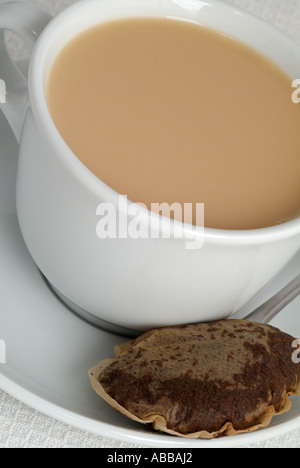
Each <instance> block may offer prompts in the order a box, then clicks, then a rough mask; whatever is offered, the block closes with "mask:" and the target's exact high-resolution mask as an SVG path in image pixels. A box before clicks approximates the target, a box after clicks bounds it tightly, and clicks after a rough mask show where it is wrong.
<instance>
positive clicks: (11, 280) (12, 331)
mask: <svg viewBox="0 0 300 468" xmlns="http://www.w3.org/2000/svg"><path fill="white" fill-rule="evenodd" d="M17 150H18V148H17V143H16V141H15V140H14V138H13V136H12V134H11V132H10V130H9V127H8V125H7V123H6V121H5V119H4V117H3V116H2V114H1V113H0V339H1V340H4V341H5V343H6V351H7V363H6V364H0V387H1V388H2V389H3V390H4V391H6V392H8V393H10V394H11V395H13V396H14V397H15V398H17V399H19V400H20V401H22V402H24V403H26V404H28V405H29V406H31V407H33V408H35V409H37V410H39V411H41V412H43V413H45V414H47V415H49V416H52V417H54V418H56V419H58V420H61V421H63V422H65V423H68V424H71V425H73V426H76V427H79V428H81V429H84V430H87V431H90V432H93V433H96V434H99V435H102V436H105V437H109V438H112V439H115V440H119V441H126V442H128V443H130V444H134V445H142V446H145V447H146V446H147V447H155V448H158V447H173V448H174V447H177V448H184V447H189V448H191V447H212V448H213V447H234V446H241V445H244V444H251V443H255V442H258V441H262V440H265V439H270V438H272V437H275V436H278V435H280V434H284V433H286V432H289V431H292V430H293V429H296V428H298V427H300V398H298V400H297V399H296V398H294V400H293V409H292V411H291V412H290V413H287V414H285V415H282V416H278V417H277V418H275V419H274V420H273V422H272V424H271V426H270V427H269V428H267V429H264V430H260V431H257V432H253V433H251V434H243V435H238V436H233V437H228V438H224V439H218V440H212V441H202V440H196V441H194V440H187V439H181V438H177V437H172V436H167V435H164V434H160V433H158V432H154V431H152V430H151V429H149V428H147V427H144V426H142V425H138V424H137V423H134V422H131V421H129V420H127V419H126V418H125V417H123V416H121V415H119V414H118V413H116V412H115V411H114V410H112V409H111V408H110V407H109V406H107V405H106V404H105V403H104V402H103V401H102V400H101V399H99V398H98V397H97V395H96V394H95V393H94V392H93V390H92V389H91V387H90V383H89V379H88V373H87V371H88V369H89V368H90V367H92V366H93V365H94V364H96V363H97V362H98V361H100V360H102V359H104V358H107V357H111V356H112V355H113V348H114V346H115V345H116V344H117V343H120V342H122V341H125V339H124V337H120V336H117V335H114V334H112V333H108V332H106V331H102V330H99V329H97V328H95V327H94V326H92V325H90V324H88V323H86V322H85V321H83V320H82V319H80V318H78V317H77V316H76V315H74V314H73V313H72V312H70V311H69V310H68V309H67V308H66V307H65V306H64V305H63V304H62V303H61V302H60V301H59V300H58V299H57V297H56V296H54V294H53V293H52V291H50V289H49V288H48V286H47V284H46V282H45V281H44V279H43V278H42V276H41V275H40V273H39V271H38V270H37V268H36V266H35V265H34V263H33V261H32V259H31V257H30V255H29V253H28V251H27V249H26V247H25V245H24V242H23V239H22V237H21V234H20V231H19V227H18V222H17V217H16V210H15V196H14V193H15V177H16V167H17ZM299 270H300V255H298V256H297V257H296V258H295V259H294V260H293V262H292V263H291V264H290V265H289V267H288V268H287V269H286V270H285V271H284V272H282V274H281V275H280V276H279V277H278V278H277V280H276V281H275V282H274V283H273V284H272V286H271V287H269V288H268V289H267V290H266V291H265V292H264V294H263V295H262V296H261V297H260V298H258V299H257V300H256V301H255V304H259V303H261V302H262V301H263V300H264V299H265V298H267V297H268V296H270V295H271V294H272V292H274V291H275V290H276V289H278V288H279V287H280V286H282V285H283V284H284V283H287V281H289V279H291V278H292V277H293V276H294V275H295V274H296V272H299ZM117 293H118V292H117V291H116V294H117ZM298 299H299V300H298ZM298 299H297V300H296V301H294V303H293V304H291V305H290V306H289V307H287V308H286V310H285V311H283V312H282V313H281V315H280V316H278V317H277V318H276V320H274V322H273V324H274V325H275V326H278V327H280V328H281V329H282V330H284V331H286V332H288V333H291V334H293V335H294V336H296V337H300V314H299V309H300V298H298ZM249 311H250V307H248V308H247V309H245V310H244V311H243V314H240V315H239V316H243V315H245V314H246V313H248V312H249ZM291 354H292V350H291Z"/></svg>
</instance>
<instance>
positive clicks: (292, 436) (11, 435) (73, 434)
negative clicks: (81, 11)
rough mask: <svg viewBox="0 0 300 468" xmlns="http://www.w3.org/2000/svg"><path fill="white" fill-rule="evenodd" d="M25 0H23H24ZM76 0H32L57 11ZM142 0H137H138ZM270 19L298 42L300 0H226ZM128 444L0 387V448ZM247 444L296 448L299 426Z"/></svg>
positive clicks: (19, 47)
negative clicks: (48, 413)
mask: <svg viewBox="0 0 300 468" xmlns="http://www.w3.org/2000/svg"><path fill="white" fill-rule="evenodd" d="M2 1H4V0H0V2H2ZM24 1H26V0H24ZM75 1H76V0H32V3H36V4H38V5H40V6H43V7H44V8H45V9H46V10H47V11H49V12H50V13H52V14H57V13H58V12H60V11H61V10H63V9H64V8H66V7H67V6H68V5H70V4H72V3H75ZM124 1H126V0H124ZM142 1H143V0H141V2H142ZM228 3H233V4H235V5H237V6H239V7H242V8H245V9H247V10H249V11H251V12H252V13H255V14H257V15H259V16H261V17H263V18H264V19H266V20H268V21H270V22H272V23H274V24H275V25H276V26H277V27H279V28H280V29H282V30H283V31H284V32H286V33H287V34H289V35H291V36H292V37H294V38H295V39H296V40H298V41H299V42H300V0H230V1H229V0H228ZM9 47H10V50H11V51H12V53H13V54H14V56H15V57H16V58H19V57H21V56H22V54H24V49H23V44H22V42H20V41H18V40H17V39H16V38H15V37H11V38H10V39H9ZM29 447H34V448H51V447H52V448H94V447H99V448H101V447H102V448H104V447H106V448H121V447H122V448H125V447H126V448H131V447H138V446H137V445H136V446H135V445H130V444H126V443H123V442H120V441H117V440H109V439H105V438H103V437H99V436H97V435H94V434H91V433H89V432H85V431H83V430H80V429H77V428H76V427H72V426H69V425H67V424H64V423H61V422H59V421H57V420H55V419H52V418H50V417H48V416H45V415H44V414H41V413H39V412H38V411H36V410H34V409H32V408H30V407H28V406H26V405H24V404H23V403H21V402H19V401H17V400H16V399H14V398H13V397H11V396H10V395H8V394H7V393H5V392H3V391H2V390H1V389H0V448H29ZM243 447H245V448H246V447H251V448H299V447H300V428H299V429H297V430H294V431H293V432H291V433H288V434H286V435H284V436H282V437H276V438H273V439H271V440H267V441H264V442H261V443H256V444H252V445H250V446H243Z"/></svg>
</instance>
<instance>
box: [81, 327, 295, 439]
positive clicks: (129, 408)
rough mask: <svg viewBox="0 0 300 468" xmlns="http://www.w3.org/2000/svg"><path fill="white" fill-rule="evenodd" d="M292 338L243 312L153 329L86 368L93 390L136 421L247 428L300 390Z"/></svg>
mask: <svg viewBox="0 0 300 468" xmlns="http://www.w3.org/2000/svg"><path fill="white" fill-rule="evenodd" d="M294 340H295V338H293V337H292V336H290V335H287V334H285V333H283V332H281V331H280V330H278V329H277V328H274V327H272V326H269V325H262V324H258V323H253V322H248V321H245V320H222V321H218V322H213V323H206V324H197V325H187V326H178V327H167V328H161V329H156V330H151V331H149V332H146V333H145V334H143V335H141V336H140V337H139V338H137V339H135V340H132V341H130V342H128V343H125V344H124V345H122V346H117V347H116V348H115V355H116V357H115V358H114V359H107V360H105V361H103V362H101V363H100V364H98V365H97V366H95V367H94V368H93V369H91V370H90V371H89V375H90V380H91V383H92V386H93V388H94V390H95V391H96V392H97V393H98V394H99V395H100V396H101V397H102V398H103V399H104V400H105V401H106V402H107V403H108V404H109V405H111V406H112V407H113V408H115V409H116V410H117V411H119V412H120V413H122V414H124V415H125V416H127V417H128V418H130V419H133V420H134V421H138V422H140V423H149V424H152V426H153V427H154V429H157V430H160V431H163V432H167V433H169V434H174V435H177V436H182V437H190V438H195V439H196V438H203V439H211V438H215V437H219V436H222V435H223V436H225V435H232V434H238V433H242V432H250V431H254V430H256V429H258V428H259V427H266V426H268V425H269V423H270V421H271V419H272V418H273V416H274V415H275V414H281V413H283V412H286V411H289V410H290V408H291V401H290V399H289V395H299V394H300V364H296V363H294V362H293V360H292V355H293V352H295V349H294V348H293V347H292V344H293V342H294Z"/></svg>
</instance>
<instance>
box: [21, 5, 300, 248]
mask: <svg viewBox="0 0 300 468" xmlns="http://www.w3.org/2000/svg"><path fill="white" fill-rule="evenodd" d="M118 1H119V0H109V3H110V8H112V6H111V4H112V3H113V2H118ZM130 2H131V4H134V5H137V4H138V3H140V0H130ZM155 2H156V3H163V4H165V5H166V6H167V5H170V6H171V5H174V4H176V5H179V6H180V7H183V8H184V6H185V5H186V6H189V5H190V7H192V6H193V5H194V6H198V7H199V8H200V7H201V8H202V7H206V6H209V7H214V8H217V9H222V10H223V12H226V13H229V14H231V15H233V17H234V15H235V16H242V17H243V18H244V19H246V21H248V22H249V23H251V24H252V26H257V27H260V28H265V29H267V30H268V31H269V32H270V34H273V36H274V35H276V36H277V37H278V40H281V41H282V42H285V43H286V44H288V45H289V46H290V47H294V49H296V48H297V49H298V53H299V57H300V44H298V43H297V42H296V41H295V40H294V39H292V38H291V37H289V36H287V35H286V34H285V33H283V32H282V31H281V30H280V29H278V28H277V27H276V26H274V25H273V24H271V23H269V22H267V21H265V20H264V19H262V18H260V17H258V16H256V15H254V14H252V13H250V12H248V11H246V10H243V9H241V8H239V7H236V6H234V5H231V4H228V3H225V2H224V1H222V0H163V2H159V0H146V3H147V5H150V6H151V5H152V4H154V3H155ZM105 3H108V2H106V1H105V0H101V2H99V0H80V1H78V2H77V3H75V4H73V5H71V6H69V7H67V8H66V9H65V10H63V11H62V12H61V13H59V14H58V15H57V16H56V17H54V18H53V19H52V20H51V21H50V23H49V24H48V25H47V26H46V28H45V29H44V31H43V32H42V33H41V36H40V37H39V39H38V40H37V43H36V46H35V48H34V50H33V53H32V56H31V59H30V65H29V74H28V91H29V101H30V107H31V111H32V114H33V116H34V119H35V123H36V125H37V126H38V129H39V131H40V132H41V133H42V135H43V136H44V138H46V141H47V142H48V143H49V145H50V146H51V147H52V148H53V149H54V151H55V154H56V155H57V156H58V155H59V157H60V158H63V160H64V163H65V164H66V165H68V167H69V169H70V171H71V172H72V174H73V176H75V177H76V178H77V179H78V180H80V181H81V183H83V184H84V185H86V187H87V188H88V189H89V190H90V191H92V192H93V193H94V194H95V195H96V196H99V199H101V198H103V196H106V197H107V199H108V200H110V201H111V202H112V203H113V204H115V205H117V201H118V199H119V197H120V194H119V193H118V192H116V191H115V190H114V189H112V188H111V187H109V186H108V185H107V184H106V183H105V182H103V181H102V180H101V179H99V178H98V177H97V176H96V175H95V174H93V173H92V172H91V171H90V170H89V169H88V168H87V167H86V166H85V165H84V164H83V163H82V162H81V161H80V159H79V158H78V157H77V156H76V154H75V153H74V152H73V151H72V150H71V149H70V148H69V146H68V145H67V144H66V142H65V141H64V139H63V137H62V136H61V135H60V133H59V131H58V130H57V128H56V126H55V124H54V122H53V120H52V117H51V115H50V112H49V110H48V107H47V103H46V97H45V92H44V86H43V72H44V65H45V57H46V55H47V47H49V45H50V44H51V37H53V34H55V29H56V28H59V27H61V25H62V23H64V22H65V21H66V20H67V19H68V18H70V17H71V16H73V15H77V14H78V13H79V12H80V13H81V14H82V10H83V9H86V8H89V7H90V6H91V5H95V7H96V5H98V6H99V5H100V4H102V5H104V4H105ZM144 3H145V0H144ZM128 16H132V15H128ZM153 16H158V15H153ZM162 16H166V15H162ZM182 19H184V18H182ZM195 22H198V23H199V22H200V21H199V19H198V18H196V19H195ZM98 23H99V21H97V22H95V23H94V24H98ZM84 29H85V28H83V30H84ZM75 35H76V34H74V36H75ZM74 36H73V37H74ZM253 48H254V49H255V47H253ZM61 49H62V48H61ZM61 49H60V50H61ZM57 53H59V51H58V52H57ZM56 56H57V54H56ZM100 195H101V196H100ZM130 204H133V202H131V201H130V200H128V205H130ZM141 210H142V212H143V214H144V215H146V216H148V217H149V216H153V215H154V216H155V217H158V218H159V219H160V220H162V223H161V229H162V230H164V226H165V225H166V224H167V223H168V227H169V226H170V219H169V218H165V217H164V216H163V215H161V214H157V215H156V214H153V212H151V211H150V210H148V209H145V208H141ZM171 224H172V225H173V226H174V228H176V229H184V231H185V232H186V233H187V234H191V235H193V236H194V235H195V226H192V225H189V226H187V225H184V224H183V223H182V222H181V221H176V220H171ZM297 234H298V235H299V234H300V215H299V216H298V217H296V218H294V219H292V220H289V221H286V222H284V223H282V224H279V225H274V226H269V227H265V228H258V229H244V230H229V229H217V228H209V227H205V226H204V237H205V241H209V240H211V241H212V242H214V241H221V242H223V243H226V244H228V243H229V244H235V245H237V244H257V243H261V242H272V241H275V240H278V239H281V238H289V237H292V236H295V235H297ZM196 235H197V234H196Z"/></svg>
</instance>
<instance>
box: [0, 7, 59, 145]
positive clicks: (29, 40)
mask: <svg viewBox="0 0 300 468" xmlns="http://www.w3.org/2000/svg"><path fill="white" fill-rule="evenodd" d="M51 19H52V16H51V15H50V14H49V13H47V12H46V11H45V10H43V9H41V8H40V7H38V6H36V5H33V4H31V3H27V2H21V1H13V2H7V3H1V4H0V110H2V112H3V114H4V115H5V117H6V118H7V120H8V123H9V124H10V126H11V128H12V131H13V132H14V135H15V137H16V139H17V141H20V136H21V131H22V126H23V122H24V118H25V114H26V109H27V107H28V92H27V77H25V76H24V75H23V74H22V73H21V72H20V70H19V69H18V67H17V66H16V65H15V64H14V62H13V61H12V60H11V58H10V56H9V54H8V52H7V49H6V44H5V39H4V30H6V29H8V30H10V31H13V32H15V33H16V34H18V35H19V36H20V37H21V38H22V39H23V40H24V41H25V42H26V44H27V45H28V47H29V48H30V50H31V51H32V50H33V47H34V45H35V43H36V41H37V39H38V37H39V35H40V33H41V32H42V31H43V29H44V28H45V26H46V25H47V24H48V23H49V21H50V20H51Z"/></svg>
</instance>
